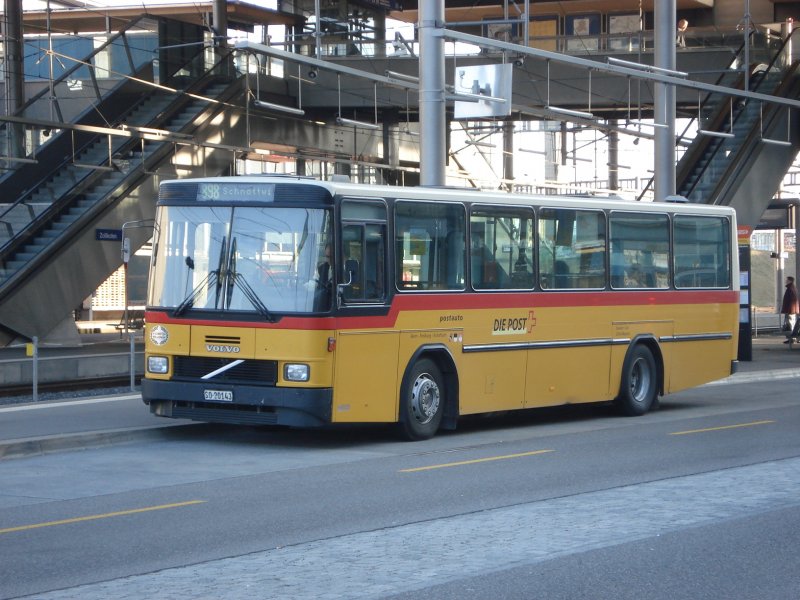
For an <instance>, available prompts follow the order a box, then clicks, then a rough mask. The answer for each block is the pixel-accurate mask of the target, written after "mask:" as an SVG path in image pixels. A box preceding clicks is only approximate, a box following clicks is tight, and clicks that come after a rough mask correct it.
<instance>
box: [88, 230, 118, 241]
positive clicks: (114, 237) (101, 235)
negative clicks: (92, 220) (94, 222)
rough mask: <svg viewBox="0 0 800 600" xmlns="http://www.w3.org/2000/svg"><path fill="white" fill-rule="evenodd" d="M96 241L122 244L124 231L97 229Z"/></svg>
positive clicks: (95, 232)
mask: <svg viewBox="0 0 800 600" xmlns="http://www.w3.org/2000/svg"><path fill="white" fill-rule="evenodd" d="M94 239H96V240H97V241H98V242H121V241H122V229H95V230H94Z"/></svg>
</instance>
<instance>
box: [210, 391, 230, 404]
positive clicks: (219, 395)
mask: <svg viewBox="0 0 800 600" xmlns="http://www.w3.org/2000/svg"><path fill="white" fill-rule="evenodd" d="M203 398H205V399H206V400H211V401H212V402H233V392H232V391H230V390H203Z"/></svg>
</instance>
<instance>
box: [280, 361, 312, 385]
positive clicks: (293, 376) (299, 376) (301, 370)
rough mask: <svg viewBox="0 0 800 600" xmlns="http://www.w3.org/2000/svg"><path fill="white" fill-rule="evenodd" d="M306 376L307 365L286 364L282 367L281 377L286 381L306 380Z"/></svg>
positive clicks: (307, 374)
mask: <svg viewBox="0 0 800 600" xmlns="http://www.w3.org/2000/svg"><path fill="white" fill-rule="evenodd" d="M308 376H309V368H308V365H304V364H287V365H284V367H283V378H284V379H285V380H286V381H308Z"/></svg>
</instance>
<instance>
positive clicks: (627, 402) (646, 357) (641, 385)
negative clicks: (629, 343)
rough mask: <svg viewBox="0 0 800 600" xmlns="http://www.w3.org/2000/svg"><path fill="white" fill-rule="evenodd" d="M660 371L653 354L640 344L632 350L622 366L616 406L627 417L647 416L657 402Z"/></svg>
mask: <svg viewBox="0 0 800 600" xmlns="http://www.w3.org/2000/svg"><path fill="white" fill-rule="evenodd" d="M657 394H658V370H657V369H656V361H655V359H654V358H653V353H652V352H651V351H650V349H649V348H648V347H647V346H644V345H642V344H639V345H637V346H634V347H633V348H631V350H630V352H628V355H627V356H626V357H625V362H624V363H623V365H622V382H621V384H620V388H619V396H617V399H616V404H617V407H618V408H619V410H620V411H621V412H622V413H623V414H626V415H629V416H632V417H637V416H639V415H643V414H645V413H646V412H647V411H648V410H650V408H651V407H653V405H654V403H655V402H656V395H657Z"/></svg>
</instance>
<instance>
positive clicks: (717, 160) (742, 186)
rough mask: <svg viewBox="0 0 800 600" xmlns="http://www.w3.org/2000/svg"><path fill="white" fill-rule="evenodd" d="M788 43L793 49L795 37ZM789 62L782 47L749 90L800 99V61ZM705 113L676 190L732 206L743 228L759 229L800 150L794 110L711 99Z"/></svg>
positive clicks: (754, 74)
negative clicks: (762, 216) (792, 116)
mask: <svg viewBox="0 0 800 600" xmlns="http://www.w3.org/2000/svg"><path fill="white" fill-rule="evenodd" d="M786 43H787V44H789V47H791V38H790V40H788V41H787V42H786ZM786 63H787V58H786V54H785V53H784V51H783V48H781V49H780V50H779V51H778V52H777V53H776V55H775V56H774V57H773V59H772V60H771V62H770V63H769V64H768V65H763V64H762V65H758V66H757V67H755V68H753V69H752V70H751V79H750V85H749V86H748V89H749V90H750V91H754V92H759V93H764V94H769V95H773V96H777V97H783V98H799V97H800V63H798V62H797V61H794V62H789V64H788V65H787V64H786ZM737 85H738V87H740V88H742V87H743V81H742V80H740V81H739V82H738V84H737ZM700 112H701V115H700V116H699V118H698V119H697V121H696V122H695V125H696V126H697V128H698V133H697V135H696V137H695V138H694V139H693V141H692V143H691V144H690V146H689V148H688V149H687V151H686V152H685V154H684V155H683V157H682V158H681V160H680V161H679V163H678V167H677V177H676V180H677V185H676V191H677V193H678V194H679V195H681V196H684V197H686V198H687V199H688V200H689V201H690V202H696V203H707V204H721V205H727V206H733V207H734V208H735V209H736V211H737V219H738V222H739V223H740V224H742V225H749V226H755V225H756V224H757V223H758V221H759V219H760V217H761V215H762V214H763V212H764V210H765V209H766V208H767V207H768V206H769V204H770V202H771V201H772V198H773V196H774V194H775V192H776V191H777V190H778V188H779V186H780V183H781V181H782V179H783V177H784V176H785V174H786V172H787V170H788V168H789V167H790V166H791V164H792V162H793V161H794V158H795V156H796V154H797V151H798V148H800V139H798V135H797V133H796V128H792V127H791V126H790V124H791V116H790V114H791V113H790V109H789V108H788V107H786V106H781V105H778V104H774V103H770V104H764V103H762V102H759V101H756V100H748V101H746V102H745V101H742V100H740V99H735V98H733V99H732V97H731V96H726V97H718V96H715V95H710V96H709V97H707V98H706V100H705V101H704V103H703V104H702V106H701V109H700ZM794 121H795V122H797V115H796V114H795V115H794Z"/></svg>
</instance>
